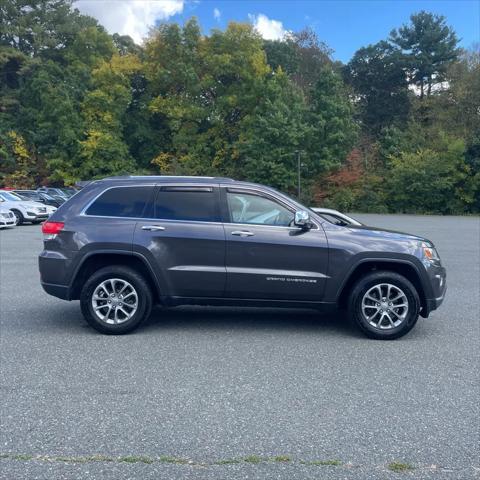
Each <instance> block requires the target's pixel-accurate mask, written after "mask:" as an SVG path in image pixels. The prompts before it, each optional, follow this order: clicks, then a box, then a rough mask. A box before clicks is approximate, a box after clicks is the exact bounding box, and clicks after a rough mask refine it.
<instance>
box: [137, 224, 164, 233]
mask: <svg viewBox="0 0 480 480" xmlns="http://www.w3.org/2000/svg"><path fill="white" fill-rule="evenodd" d="M142 230H150V231H151V232H161V231H163V230H165V227H162V226H160V225H144V226H143V227H142Z"/></svg>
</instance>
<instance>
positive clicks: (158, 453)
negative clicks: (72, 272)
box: [0, 215, 480, 480]
mask: <svg viewBox="0 0 480 480" xmlns="http://www.w3.org/2000/svg"><path fill="white" fill-rule="evenodd" d="M357 217H358V218H359V219H361V220H363V221H365V222H366V223H368V224H371V225H376V226H383V227H387V228H394V229H397V230H402V231H408V232H411V233H415V234H420V235H424V236H426V237H427V238H429V239H431V240H432V241H433V242H434V243H435V244H436V246H437V248H438V250H439V252H440V255H441V257H442V260H443V263H444V265H445V266H446V268H447V274H448V292H447V298H446V300H445V303H444V305H443V306H442V308H441V309H440V310H438V311H436V312H434V313H433V314H432V315H431V317H430V318H429V319H427V320H424V319H420V320H419V323H418V325H417V326H416V328H415V329H414V330H413V331H412V332H411V333H410V334H409V335H407V336H406V337H404V338H402V339H399V340H396V341H393V342H380V341H374V340H368V339H366V338H365V337H363V336H362V335H361V334H359V333H357V331H356V330H355V329H353V328H352V327H350V326H349V325H348V323H347V322H346V321H345V320H343V319H342V318H338V315H329V316H321V315H319V314H317V313H316V312H313V311H301V310H258V309H240V308H237V309H226V308H216V309H215V308H205V307H202V308H200V307H182V308H177V309H172V310H162V309H157V310H155V311H154V313H153V315H152V318H151V319H150V320H149V321H148V322H147V323H146V324H144V325H143V326H142V327H141V328H140V329H139V330H138V331H137V332H136V333H134V334H131V335H128V336H117V337H115V336H102V335H100V334H98V333H96V332H95V331H94V330H92V329H91V328H89V327H88V326H87V324H86V323H85V321H84V320H83V318H82V316H81V313H80V310H79V305H78V302H64V301H61V300H57V299H55V298H53V297H49V296H48V295H46V294H44V292H43V291H42V289H41V287H40V284H39V275H38V269H37V255H38V253H39V251H40V250H41V248H42V243H41V233H40V227H39V226H22V227H18V228H16V229H13V230H5V231H0V254H1V257H0V281H1V287H0V316H1V323H0V345H1V357H0V358H1V364H0V367H1V368H0V373H1V390H0V392H1V412H0V413H1V433H0V435H1V438H0V478H2V479H12V480H13V479H15V480H20V479H37V478H38V479H48V480H53V479H88V478H95V479H96V478H98V479H100V478H101V479H115V480H120V479H127V478H138V479H244V478H245V479H247V478H248V479H296V478H298V479H377V478H378V479H389V478H419V479H425V478H438V479H444V478H448V479H471V478H477V477H478V476H479V474H480V462H479V458H480V447H479V418H480V408H479V405H480V403H479V402H478V399H479V398H480V395H479V384H480V382H479V380H480V378H479V376H480V374H479V371H480V370H479V352H480V348H479V343H480V341H479V333H480V328H479V323H480V307H479V305H480V293H479V292H480V285H479V282H480V280H479V279H480V272H479V268H480V267H479V265H480V252H479V250H480V220H479V218H478V217H437V216H431V217H421V216H395V215H390V216H381V215H357ZM392 462H397V463H398V465H397V468H399V469H402V468H411V470H410V469H408V470H407V471H403V472H393V471H392V470H391V469H392V468H394V465H392Z"/></svg>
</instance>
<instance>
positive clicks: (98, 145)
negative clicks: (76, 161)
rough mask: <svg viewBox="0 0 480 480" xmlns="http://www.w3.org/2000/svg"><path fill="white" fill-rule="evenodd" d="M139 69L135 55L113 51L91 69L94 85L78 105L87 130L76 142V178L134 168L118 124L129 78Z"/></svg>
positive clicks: (129, 93) (128, 98)
mask: <svg viewBox="0 0 480 480" xmlns="http://www.w3.org/2000/svg"><path fill="white" fill-rule="evenodd" d="M139 69H140V62H139V60H138V58H137V57H136V56H134V55H123V56H121V55H119V54H115V55H113V56H112V58H111V59H110V60H109V61H103V62H101V63H100V64H99V65H98V66H97V67H96V68H95V69H94V70H93V86H94V88H93V90H91V91H90V92H88V93H87V95H86V96H85V100H84V101H83V104H82V113H83V117H84V121H85V125H86V126H87V130H86V138H85V139H84V140H82V141H81V142H80V157H81V159H82V163H81V165H80V166H79V168H78V170H77V172H78V173H77V175H79V176H80V178H81V177H83V178H96V177H101V176H105V175H115V174H122V173H131V172H133V171H135V168H136V166H135V162H134V160H133V158H132V157H131V156H130V153H129V150H128V146H127V144H126V142H125V140H124V137H123V132H122V125H123V121H124V116H125V113H126V112H127V110H128V107H129V105H130V102H131V100H132V90H131V79H132V76H133V75H134V74H135V73H136V72H137V71H138V70H139Z"/></svg>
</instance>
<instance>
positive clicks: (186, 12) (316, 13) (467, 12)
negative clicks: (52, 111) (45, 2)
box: [74, 0, 480, 62]
mask: <svg viewBox="0 0 480 480" xmlns="http://www.w3.org/2000/svg"><path fill="white" fill-rule="evenodd" d="M74 5H75V7H76V8H78V9H79V10H80V11H81V12H82V13H86V14H89V15H92V16H93V17H95V18H97V19H98V20H99V22H100V23H101V24H102V25H103V26H105V27H106V28H107V30H108V31H109V32H110V33H115V32H118V33H120V34H126V35H130V36H131V37H132V38H133V39H134V40H135V41H136V42H137V43H141V42H142V39H143V38H144V37H145V36H146V35H147V34H148V31H149V28H151V27H152V26H154V25H157V24H158V23H161V22H178V23H180V24H183V23H184V22H185V21H186V20H188V19H189V18H190V17H192V16H196V17H197V18H198V20H199V22H200V24H201V26H202V29H203V32H204V33H205V34H208V33H209V31H210V30H211V29H212V28H220V29H224V28H225V27H226V26H227V24H228V22H229V21H237V22H250V23H252V24H253V25H254V26H255V28H256V29H257V31H258V32H259V33H260V34H261V35H262V36H263V37H264V38H267V39H282V38H283V37H284V35H285V33H287V32H289V31H293V32H296V31H299V30H302V29H303V28H305V27H310V28H312V29H313V30H314V31H315V32H316V33H317V35H318V37H319V39H320V40H322V41H324V42H325V43H327V45H328V46H329V47H330V48H332V49H333V51H334V54H333V57H334V59H335V60H340V61H342V62H348V61H349V60H350V58H351V57H352V55H353V54H354V53H355V51H356V50H358V49H359V48H360V47H363V46H366V45H368V44H371V43H376V42H378V41H380V40H383V39H385V38H387V37H388V35H389V33H390V31H391V30H392V29H393V28H398V27H399V26H401V25H402V24H405V23H408V20H409V17H410V15H411V14H412V13H414V12H418V11H420V10H426V11H429V12H432V13H436V14H441V15H444V16H445V17H446V18H447V23H448V25H450V26H452V27H453V28H454V30H455V31H456V32H457V35H458V36H459V38H460V39H461V41H460V46H462V47H464V48H469V47H471V46H472V45H473V44H474V43H478V42H480V0H423V1H419V0H336V1H332V0H298V1H292V0H261V1H254V0H77V1H76V2H75V4H74Z"/></svg>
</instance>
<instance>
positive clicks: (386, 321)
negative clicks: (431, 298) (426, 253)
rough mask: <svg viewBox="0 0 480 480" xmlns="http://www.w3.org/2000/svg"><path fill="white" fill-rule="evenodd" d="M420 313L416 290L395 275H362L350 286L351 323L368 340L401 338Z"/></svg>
mask: <svg viewBox="0 0 480 480" xmlns="http://www.w3.org/2000/svg"><path fill="white" fill-rule="evenodd" d="M388 295H389V296H388ZM399 295H402V296H399ZM396 297H398V298H396ZM384 299H387V300H386V301H383V300H384ZM377 300H378V301H377ZM389 300H392V301H389ZM403 305H406V306H403ZM419 312H420V298H419V296H418V292H417V290H416V289H415V287H414V286H413V284H412V283H411V282H410V281H409V280H408V279H407V278H405V277H404V276H403V275H400V274H398V273H395V272H389V271H378V272H372V273H369V274H367V275H365V276H363V277H362V278H360V279H359V280H358V281H357V283H355V285H354V286H353V288H352V290H351V292H350V296H349V300H348V315H349V318H350V320H351V321H352V322H353V323H354V324H355V325H356V326H357V327H358V328H359V329H360V330H361V331H362V332H363V333H364V334H365V335H366V336H367V337H370V338H374V339H377V340H394V339H396V338H399V337H403V336H404V335H406V334H407V333H408V332H409V331H410V330H411V329H412V328H413V327H414V326H415V324H416V323H417V320H418V315H419Z"/></svg>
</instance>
